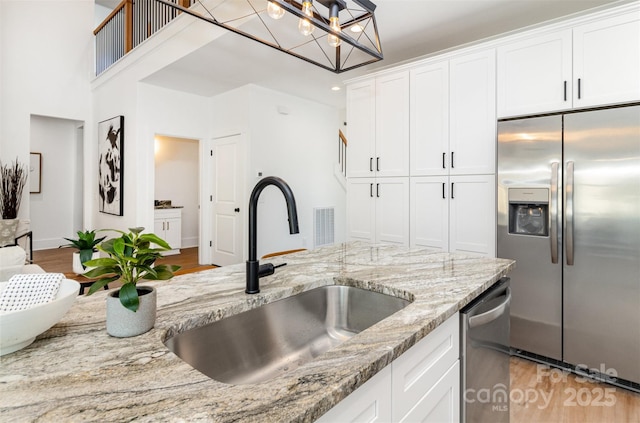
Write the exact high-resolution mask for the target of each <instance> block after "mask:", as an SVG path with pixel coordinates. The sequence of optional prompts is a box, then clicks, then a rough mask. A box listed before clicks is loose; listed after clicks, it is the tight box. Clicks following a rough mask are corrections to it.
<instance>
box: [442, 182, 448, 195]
mask: <svg viewBox="0 0 640 423" xmlns="http://www.w3.org/2000/svg"><path fill="white" fill-rule="evenodd" d="M444 185H445V183H444V182H443V183H442V198H447V197H446V196H445V194H444Z"/></svg>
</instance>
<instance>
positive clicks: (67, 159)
mask: <svg viewBox="0 0 640 423" xmlns="http://www.w3.org/2000/svg"><path fill="white" fill-rule="evenodd" d="M81 125H82V122H77V121H72V120H66V119H56V118H49V117H43V116H32V117H31V140H30V141H31V151H33V152H38V153H41V154H42V173H41V175H42V184H41V190H40V193H39V194H30V195H29V198H30V204H31V211H30V219H31V230H32V231H33V249H34V250H41V249H46V248H57V247H58V246H59V245H61V244H63V243H66V241H65V240H63V239H62V238H65V237H66V238H70V237H75V233H76V231H78V230H82V229H84V228H82V225H81V216H82V192H81V191H79V190H78V187H79V186H82V168H81V166H82V163H81V162H80V161H79V153H81V151H82V145H81V142H82V139H78V128H79V127H80V126H81ZM79 217H80V219H79ZM79 221H80V224H78V222H79Z"/></svg>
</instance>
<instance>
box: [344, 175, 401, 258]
mask: <svg viewBox="0 0 640 423" xmlns="http://www.w3.org/2000/svg"><path fill="white" fill-rule="evenodd" d="M374 195H375V197H376V198H375V200H376V207H375V209H376V217H375V219H376V242H384V243H389V244H399V245H404V246H409V178H408V177H406V178H376V182H375V194H374ZM351 219H353V216H352V217H351Z"/></svg>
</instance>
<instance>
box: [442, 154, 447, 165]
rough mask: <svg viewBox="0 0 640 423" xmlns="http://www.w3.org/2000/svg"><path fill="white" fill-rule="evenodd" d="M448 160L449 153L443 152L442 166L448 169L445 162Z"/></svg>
mask: <svg viewBox="0 0 640 423" xmlns="http://www.w3.org/2000/svg"><path fill="white" fill-rule="evenodd" d="M446 160H447V153H442V168H443V169H446V168H447V164H446V163H445V162H446Z"/></svg>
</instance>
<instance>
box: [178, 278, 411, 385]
mask: <svg viewBox="0 0 640 423" xmlns="http://www.w3.org/2000/svg"><path fill="white" fill-rule="evenodd" d="M408 304H409V301H407V300H404V299H401V298H397V297H392V296H390V295H385V294H380V293H377V292H373V291H367V290H365V289H360V288H353V287H348V286H337V285H332V286H324V287H320V288H316V289H312V290H310V291H307V292H303V293H300V294H297V295H294V296H292V297H288V298H284V299H282V300H278V301H275V302H273V303H269V304H266V305H264V306H261V307H258V308H255V309H252V310H249V311H246V312H244V313H240V314H236V315H234V316H230V317H228V318H225V319H222V320H219V321H217V322H213V323H210V324H208V325H205V326H201V327H198V328H195V329H190V330H188V331H186V332H183V333H180V334H178V335H175V336H173V337H172V338H169V339H167V340H166V341H165V345H166V346H167V347H168V348H169V349H170V350H171V351H173V352H174V353H175V354H176V355H177V356H178V357H180V358H181V359H182V360H184V361H186V362H187V363H189V364H190V365H191V366H193V367H194V368H195V369H197V370H199V371H200V372H202V373H204V374H205V375H207V376H209V377H210V378H212V379H215V380H217V381H219V382H223V383H228V384H234V385H237V384H249V383H257V382H262V381H265V380H269V379H271V378H273V377H275V376H278V375H280V374H282V373H284V372H287V371H290V370H293V369H295V368H297V367H299V366H300V365H302V364H304V363H306V362H309V361H311V360H313V358H315V357H317V356H318V355H320V354H322V353H324V352H325V351H327V350H329V349H330V348H332V347H334V346H336V345H338V344H340V343H342V342H344V341H345V340H347V339H349V338H351V337H352V336H354V335H355V334H357V333H358V332H361V331H363V330H365V329H367V328H368V327H370V326H372V325H374V324H375V323H377V322H379V321H380V320H382V319H384V318H386V317H388V316H390V315H392V314H393V313H395V312H396V311H398V310H401V309H403V308H404V307H406V306H407V305H408Z"/></svg>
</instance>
